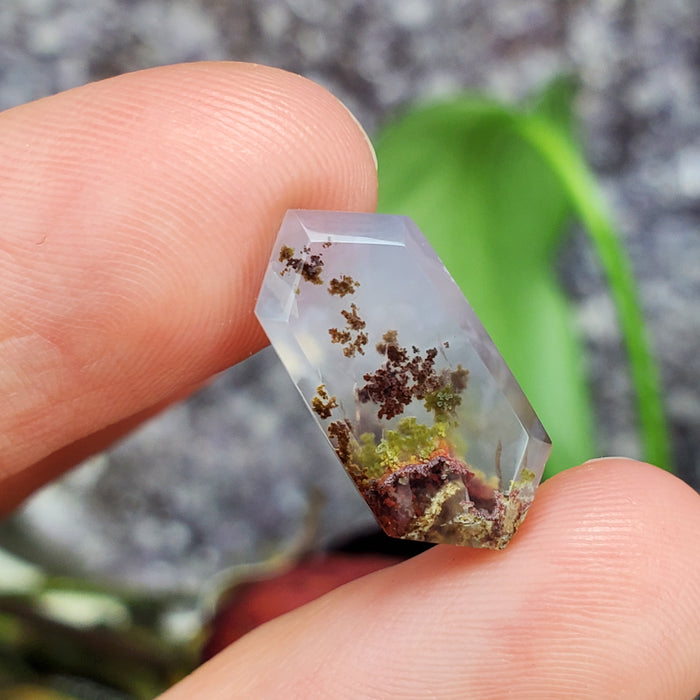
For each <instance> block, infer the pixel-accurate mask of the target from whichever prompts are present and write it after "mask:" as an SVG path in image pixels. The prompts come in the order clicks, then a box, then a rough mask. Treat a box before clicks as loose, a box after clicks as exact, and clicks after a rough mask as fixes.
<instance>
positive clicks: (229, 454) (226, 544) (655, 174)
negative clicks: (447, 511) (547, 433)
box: [0, 0, 700, 590]
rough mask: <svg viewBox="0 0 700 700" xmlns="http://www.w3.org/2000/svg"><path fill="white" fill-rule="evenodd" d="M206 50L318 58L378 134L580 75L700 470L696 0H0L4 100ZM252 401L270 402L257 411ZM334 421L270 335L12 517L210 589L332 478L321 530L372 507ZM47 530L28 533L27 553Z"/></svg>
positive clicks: (620, 419) (139, 578) (577, 265)
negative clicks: (449, 100) (472, 97)
mask: <svg viewBox="0 0 700 700" xmlns="http://www.w3.org/2000/svg"><path fill="white" fill-rule="evenodd" d="M196 59H236V60H245V61H258V62H262V63H267V64H272V65H277V66H280V67H283V68H287V69H290V70H294V71H297V72H300V73H303V74H304V75H306V76H308V77H309V78H312V79H314V80H316V81H318V82H320V83H321V84H323V85H325V86H326V87H328V88H329V89H330V90H332V91H333V92H334V93H335V94H336V95H337V96H338V97H340V98H341V99H342V100H344V101H345V102H346V103H347V104H348V106H349V107H350V108H351V109H353V111H355V113H356V114H357V115H358V117H359V118H360V120H361V121H362V122H363V124H364V125H365V126H366V127H367V129H368V130H369V131H370V133H371V132H372V131H373V130H375V129H376V128H377V127H378V126H379V125H380V124H381V123H382V121H383V120H384V119H386V118H387V117H388V116H389V115H390V114H391V113H392V112H393V111H394V110H396V109H397V108H400V107H401V106H402V105H405V104H408V103H410V102H412V101H414V100H416V99H419V98H425V97H436V96H439V95H444V94H450V93H452V92H454V91H457V90H460V89H463V88H475V89H479V90H485V91H487V92H489V93H490V94H493V95H496V96H498V97H501V98H504V99H509V100H511V99H519V98H521V97H523V96H525V95H527V94H528V93H529V92H531V91H532V90H533V89H536V88H537V87H538V86H541V85H542V84H543V83H544V82H546V81H547V80H548V79H550V78H551V77H553V76H555V75H557V74H559V73H561V72H564V71H567V72H573V73H575V74H576V75H578V76H579V78H580V80H581V91H580V94H579V98H578V103H577V109H578V115H579V117H580V120H581V123H582V131H583V134H582V135H583V138H584V141H585V143H586V144H587V149H588V155H589V158H590V161H591V163H592V164H593V166H594V167H595V169H596V171H597V173H598V175H599V177H600V179H601V181H602V183H603V185H604V187H605V190H606V194H607V196H608V197H609V200H610V202H611V203H612V206H613V208H614V211H615V214H616V217H617V220H618V222H619V224H620V227H621V230H622V232H623V234H624V237H625V242H626V244H627V246H628V249H629V251H630V254H631V256H632V259H633V262H634V266H635V270H636V274H637V277H638V280H639V284H640V290H641V296H642V301H643V306H644V311H645V313H646V315H647V318H648V319H649V324H650V330H651V334H652V340H653V344H654V347H655V349H656V351H657V353H658V356H659V359H660V363H661V370H662V374H663V381H664V386H665V390H666V396H667V401H668V411H669V417H670V421H671V426H672V430H673V437H674V449H675V453H676V457H677V461H678V464H679V467H680V469H681V471H682V475H683V476H684V478H686V479H687V480H688V481H689V482H690V483H692V484H693V485H695V487H696V488H697V487H698V486H700V427H699V426H700V390H699V389H698V387H700V362H699V361H698V354H697V353H698V351H697V348H698V347H700V303H698V302H700V146H699V145H698V144H700V116H699V115H700V5H698V3H697V2H695V1H694V0H652V1H650V2H647V3H632V2H624V1H622V0H590V1H584V0H567V1H564V2H558V3H551V2H547V1H546V0H529V1H528V2H524V3H514V2H511V0H445V1H444V2H440V3H436V2H432V1H431V0H348V2H342V3H341V2H328V3H322V2H318V1H317V0H287V1H286V2H280V1H277V0H256V1H253V0H250V1H248V2H243V1H238V2H226V1H224V0H199V1H195V0H191V1H190V0H176V1H175V2H168V1H167V0H23V1H22V2H16V3H2V5H1V6H0V107H2V108H5V107H10V106H12V105H15V104H19V103H21V102H25V101H28V100H31V99H35V98H38V97H42V96H44V95H47V94H50V93H54V92H57V91H59V90H63V89H67V88H70V87H72V86H75V85H78V84H81V83H84V82H87V81H90V80H94V79H98V78H104V77H108V76H110V75H114V74H117V73H121V72H124V71H129V70H134V69H138V68H142V67H147V66H152V65H158V64H164V63H172V62H178V61H188V60H196ZM560 268H561V274H562V277H563V279H564V280H565V283H566V285H567V288H568V289H569V290H570V293H571V295H572V298H573V299H574V300H575V303H576V313H577V316H578V320H579V322H580V327H581V329H582V332H583V333H584V335H585V338H586V340H587V343H588V346H589V348H590V350H591V354H590V372H591V380H592V386H593V391H594V395H595V400H596V405H597V408H598V416H599V426H600V433H601V451H602V452H603V453H618V454H627V455H631V456H634V455H636V454H637V453H638V447H637V443H636V439H635V433H634V424H633V410H632V402H631V395H630V385H629V381H628V379H627V375H626V372H625V365H624V356H623V353H622V350H621V345H620V338H619V333H618V331H617V328H616V323H615V317H614V311H613V308H612V306H611V303H610V299H609V296H608V294H607V291H606V288H605V285H604V283H603V281H602V279H601V276H600V272H599V270H598V268H597V265H596V264H595V262H594V259H593V256H592V254H591V251H590V248H589V247H588V244H587V242H586V240H585V237H584V236H583V235H581V234H580V233H576V232H574V235H573V236H572V242H571V244H570V245H569V246H568V248H567V249H566V250H565V251H563V254H562V256H561V260H560ZM251 400H254V401H255V402H256V404H257V405H258V406H259V407H260V410H259V411H258V412H257V413H255V414H251V412H250V410H249V407H250V405H251ZM316 431H317V429H316V426H315V425H313V424H312V423H310V421H309V419H308V415H307V413H306V411H305V409H304V407H303V405H302V404H301V403H300V401H299V399H298V397H297V396H296V394H295V391H294V388H293V386H292V384H291V383H290V382H289V380H288V378H287V377H286V374H285V373H284V371H283V370H282V369H281V367H280V366H279V365H278V364H277V361H276V359H275V358H274V355H273V354H272V353H270V352H265V353H263V354H261V355H260V356H257V357H255V358H252V359H251V360H250V361H249V362H247V363H245V364H244V365H243V366H240V367H237V368H234V369H233V370H231V371H229V372H228V373H226V374H225V375H223V376H222V377H221V378H220V379H219V381H218V382H216V383H215V384H214V385H213V386H211V387H210V388H209V389H207V390H205V391H204V392H202V393H201V394H200V395H199V396H197V397H195V398H194V399H192V400H191V401H190V402H189V403H188V404H186V405H183V406H179V407H177V408H175V409H173V410H172V411H171V412H169V413H168V414H167V415H165V416H163V417H162V418H161V419H159V420H157V421H154V422H152V423H150V424H149V425H148V426H147V427H146V428H145V429H144V430H143V431H142V432H141V433H139V434H137V435H136V436H134V437H133V438H132V439H130V440H128V441H127V442H125V443H123V444H122V445H121V446H120V447H118V448H117V449H116V450H115V451H114V452H112V453H111V454H110V456H109V457H108V458H102V459H99V460H97V461H95V462H93V464H92V465H89V466H87V467H85V468H82V469H79V470H77V471H75V472H74V473H73V474H72V475H71V476H69V477H67V478H66V479H65V480H64V481H63V482H62V483H61V484H60V485H59V486H57V487H54V488H53V489H50V490H47V491H45V492H44V493H42V494H41V495H40V496H39V497H38V498H36V499H35V500H34V501H33V502H30V504H29V506H28V507H27V508H26V509H25V511H24V513H23V515H22V516H21V517H20V518H16V519H15V520H14V521H12V522H10V523H9V524H8V525H7V526H6V528H5V529H6V537H9V536H11V537H12V538H13V539H14V538H15V537H16V536H17V535H16V533H17V530H18V529H20V528H21V529H22V533H23V536H25V537H26V535H27V533H29V534H30V535H31V544H32V547H36V549H35V550H34V551H35V552H36V553H37V556H44V557H46V556H47V551H48V552H50V558H51V559H52V561H53V562H54V564H55V565H56V566H63V567H65V568H70V569H71V570H73V571H75V570H76V569H77V570H83V571H85V572H86V573H88V574H90V575H94V576H100V577H102V576H104V577H108V578H111V579H117V580H120V581H125V582H129V583H132V584H135V585H140V586H147V587H150V588H156V589H172V588H182V589H185V590H193V589H195V588H196V587H197V586H198V585H199V584H200V583H201V582H202V581H203V580H205V579H207V578H208V577H210V576H211V575H212V573H213V572H215V571H217V570H218V569H220V568H221V567H222V566H224V565H227V564H231V563H237V562H243V561H253V560H255V559H256V558H259V557H261V556H265V555H266V554H268V553H269V552H270V551H271V550H272V549H274V548H275V547H278V546H281V545H282V544H283V543H284V542H285V541H288V540H289V538H290V537H292V536H293V534H294V533H295V532H296V531H297V530H298V528H299V527H300V524H301V522H302V520H303V517H304V514H305V513H306V512H307V510H308V494H309V490H310V489H311V487H312V485H313V484H320V488H321V491H322V492H323V497H324V499H325V503H326V508H325V509H324V511H323V514H322V516H321V520H320V522H319V523H318V525H319V527H318V533H319V535H318V537H319V539H320V540H323V541H328V540H330V539H332V538H334V537H337V536H340V535H343V534H347V533H350V532H352V531H354V530H356V529H357V528H358V527H362V526H366V525H368V524H369V523H370V522H371V516H370V515H369V513H368V512H367V511H366V509H365V506H364V504H363V503H362V500H361V499H360V497H359V496H358V495H357V494H356V493H355V491H354V489H353V487H352V486H351V484H350V482H349V481H348V480H347V478H346V476H345V475H344V474H343V473H342V470H340V469H339V468H338V467H337V465H336V464H335V463H334V462H333V460H334V458H333V456H332V455H329V454H328V453H327V446H326V445H325V443H324V442H323V438H322V436H321V435H320V433H319V434H318V435H317V434H316ZM261 446H263V447H264V449H263V448H262V447H261ZM251 474H252V475H254V476H253V477H252V478H251ZM244 475H245V478H243V476H244ZM263 492H264V493H265V494H266V497H265V498H263V499H261V498H260V493H263ZM7 531H9V533H10V534H9V535H8V534H7ZM47 543H48V546H47ZM29 544H30V543H29V542H27V541H26V540H25V541H24V542H23V545H22V546H23V549H24V551H29ZM42 552H43V554H42Z"/></svg>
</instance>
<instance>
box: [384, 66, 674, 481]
mask: <svg viewBox="0 0 700 700" xmlns="http://www.w3.org/2000/svg"><path fill="white" fill-rule="evenodd" d="M573 92H574V90H573V84H572V82H571V81H569V80H566V79H561V80H557V81H555V82H554V83H552V84H551V85H549V86H548V87H547V88H546V89H545V90H544V92H543V93H542V94H541V95H539V96H538V98H537V99H536V100H534V101H533V103H532V104H531V105H529V106H528V107H526V108H525V109H517V108H512V107H508V106H505V105H503V104H500V103H498V102H495V101H493V100H490V99H486V98H484V97H482V96H464V97H459V98H456V99H452V100H449V101H445V102H441V103H437V104H432V105H427V106H420V107H417V108H415V109H413V110H411V111H409V112H408V113H406V114H404V115H403V116H402V117H401V118H400V119H398V120H397V121H395V122H393V123H391V124H389V125H387V126H386V127H385V128H384V129H383V130H382V132H381V133H380V134H379V137H378V139H377V157H378V160H379V184H380V189H379V210H380V211H384V212H387V213H401V214H407V215H409V216H411V217H412V218H413V219H414V220H415V221H416V223H417V224H418V226H419V227H420V228H421V229H422V230H423V232H424V233H425V234H426V236H427V237H428V239H429V240H430V241H431V243H432V244H433V246H434V247H435V249H436V251H437V252H438V254H439V255H440V257H441V258H442V259H443V261H444V262H445V264H446V265H447V267H448V269H449V270H450V272H451V274H452V276H453V277H454V278H455V281H456V282H457V283H458V284H459V285H460V287H461V288H462V290H463V291H464V293H465V295H466V296H467V298H468V299H469V300H470V302H471V304H472V306H473V307H474V310H475V311H476V312H477V314H478V315H479V317H480V318H481V319H482V321H483V323H484V325H485V326H486V328H487V330H488V331H489V333H490V334H491V336H492V337H493V339H494V341H495V342H496V345H497V346H498V347H499V349H500V350H501V352H502V354H503V356H504V357H505V359H506V361H507V362H508V364H509V365H510V367H511V369H512V371H513V374H514V375H515V376H516V378H517V379H518V381H519V382H520V384H521V385H522V387H523V389H524V391H525V393H526V394H527V396H528V397H529V399H530V401H531V402H532V404H533V407H534V408H535V410H536V411H537V413H538V414H539V416H540V417H541V419H542V422H543V423H544V425H545V427H546V429H547V431H548V432H549V434H550V436H551V437H552V442H553V450H552V456H551V458H550V460H549V463H548V465H547V472H546V474H547V475H550V476H551V475H552V474H554V473H556V472H559V471H561V470H563V469H565V468H567V467H570V466H573V465H575V464H578V463H580V462H581V461H583V460H585V459H588V458H590V457H591V456H593V455H595V454H596V448H595V438H594V428H593V425H594V418H593V409H592V404H591V400H590V396H589V391H588V387H587V381H586V367H585V352H584V349H583V347H582V344H581V342H580V340H579V339H578V337H577V334H576V332H575V329H574V328H573V324H572V314H571V310H570V308H569V306H568V304H567V300H566V296H565V294H564V292H563V290H562V289H561V287H560V284H559V281H558V280H557V276H556V272H555V266H554V257H555V255H556V253H557V251H558V248H559V245H560V243H561V241H562V237H563V236H564V234H565V233H566V230H567V226H566V224H567V223H569V222H570V221H571V219H572V215H576V216H578V218H579V219H580V220H581V221H582V222H583V223H584V225H585V226H586V228H587V230H588V233H589V235H590V237H591V239H592V241H593V244H594V247H595V249H596V251H597V253H598V256H599V258H600V262H601V264H602V266H603V269H604V272H605V274H606V275H607V278H608V281H609V284H610V288H611V292H612V295H613V298H614V300H615V302H616V306H617V310H618V316H619V321H620V326H621V330H622V334H623V337H624V340H625V343H626V347H627V352H628V356H629V359H630V367H631V373H632V378H633V381H634V386H635V389H636V393H637V399H638V408H639V418H640V426H641V429H642V440H643V444H644V448H645V457H646V459H648V460H649V461H652V462H655V463H656V464H659V465H661V466H664V467H666V468H669V465H670V451H669V438H668V430H667V428H666V424H665V419H664V412H663V408H662V402H661V398H660V392H659V385H658V379H657V371H656V366H655V364H654V360H653V358H652V356H651V353H650V352H649V345H648V342H647V338H646V330H645V326H644V322H643V319H642V316H641V312H640V309H639V304H638V301H637V294H636V289H635V285H634V279H633V276H632V274H631V271H630V265H629V262H628V260H627V257H626V254H625V251H624V249H623V247H622V245H621V243H620V241H619V238H618V237H617V235H616V233H615V230H614V227H613V226H612V224H611V223H610V217H609V215H608V213H607V211H606V209H605V206H604V203H603V200H602V197H601V196H600V194H599V192H598V188H597V186H596V183H595V180H594V179H593V177H592V176H591V174H590V172H589V170H588V168H587V166H586V164H585V161H584V159H583V157H582V155H581V152H580V150H579V148H578V147H577V146H576V144H575V141H574V139H573V136H572V133H573V128H572V127H573V119H572V110H571V104H572V97H573Z"/></svg>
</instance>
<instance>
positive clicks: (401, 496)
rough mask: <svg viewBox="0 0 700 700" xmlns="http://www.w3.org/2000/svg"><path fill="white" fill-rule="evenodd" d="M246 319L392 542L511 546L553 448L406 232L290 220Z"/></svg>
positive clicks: (307, 215) (443, 276) (442, 274)
mask: <svg viewBox="0 0 700 700" xmlns="http://www.w3.org/2000/svg"><path fill="white" fill-rule="evenodd" d="M256 314H257V316H258V319H259V320H260V323H261V324H262V326H263V328H264V329H265V332H266V333H267V335H268V337H269V339H270V341H271V343H272V345H273V346H274V348H275V350H276V352H277V354H278V355H279V357H280V359H281V360H282V362H283V363H284V365H285V367H286V368H287V370H288V372H289V374H290V375H291V377H292V379H293V380H294V382H295V384H296V386H297V388H298V389H299V391H300V392H301V395H302V396H303V397H304V400H305V402H306V404H307V405H308V407H309V409H310V410H311V412H312V413H313V416H314V418H315V419H316V421H317V422H318V424H319V426H320V427H321V429H322V430H323V432H324V434H325V435H326V436H327V438H328V440H329V442H330V444H331V445H332V447H333V449H334V450H335V453H336V454H337V456H338V459H339V460H340V461H341V463H342V464H343V466H344V468H345V470H346V471H347V473H348V474H349V476H350V477H351V478H352V480H353V481H354V482H355V485H356V486H357V488H358V489H359V491H360V493H361V494H362V495H363V496H364V498H365V500H366V501H367V504H368V505H369V507H370V508H371V509H372V511H373V513H374V515H375V517H376V518H377V520H378V522H379V523H380V525H381V526H382V528H383V529H384V531H385V532H386V533H387V534H388V535H391V536H394V537H401V538H405V539H411V540H420V541H425V542H441V543H448V544H458V545H467V546H473V547H489V548H495V549H500V548H502V547H504V546H505V545H506V544H507V543H508V541H509V540H510V538H511V537H512V535H513V534H514V533H515V531H516V529H517V527H518V525H519V524H520V522H521V521H522V519H523V517H524V516H525V513H526V511H527V509H528V507H529V505H530V503H531V502H532V499H533V496H534V493H535V489H536V487H537V484H538V483H539V480H540V478H541V476H542V472H543V470H544V465H545V461H546V460H547V457H548V455H549V452H550V449H551V442H550V440H549V438H548V436H547V433H546V432H545V430H544V428H543V427H542V424H541V423H540V421H539V419H538V418H537V416H536V415H535V413H534V411H533V409H532V407H531V406H530V403H529V402H528V400H527V399H526V398H525V395H524V394H523V392H522V390H521V389H520V387H519V386H518V384H517V382H516V381H515V379H514V378H513V375H512V374H511V372H510V370H509V369H508V367H507V366H506V364H505V362H504V361H503V358H502V357H501V355H500V354H499V352H498V350H497V349H496V347H495V346H494V344H493V342H492V341H491V339H490V338H489V336H488V334H487V333H486V331H485V330H484V328H483V326H482V325H481V322H480V321H479V319H478V318H477V317H476V315H475V314H474V311H473V310H472V308H471V306H470V305H469V303H468V302H467V300H466V299H465V298H464V295H463V294H462V292H461V291H460V289H459V288H458V287H457V285H456V284H455V282H454V281H453V279H452V277H451V276H450V274H449V272H448V271H447V270H446V268H445V266H444V265H443V264H442V262H441V261H440V259H439V258H438V257H437V255H436V254H435V252H434V251H433V250H432V248H431V247H430V245H429V244H428V242H427V241H426V239H425V237H424V236H423V234H422V233H421V232H420V231H419V229H418V228H417V227H416V225H415V224H414V223H413V221H411V219H409V218H407V217H402V216H389V215H383V214H357V213H343V212H327V211H303V210H296V211H294V210H293V211H289V212H288V213H287V215H286V216H285V219H284V221H283V223H282V227H281V229H280V232H279V235H278V237H277V241H276V242H275V245H274V248H273V250H272V255H271V258H270V264H269V266H268V269H267V271H266V274H265V278H264V281H263V285H262V289H261V291H260V297H259V299H258V303H257V306H256Z"/></svg>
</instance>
